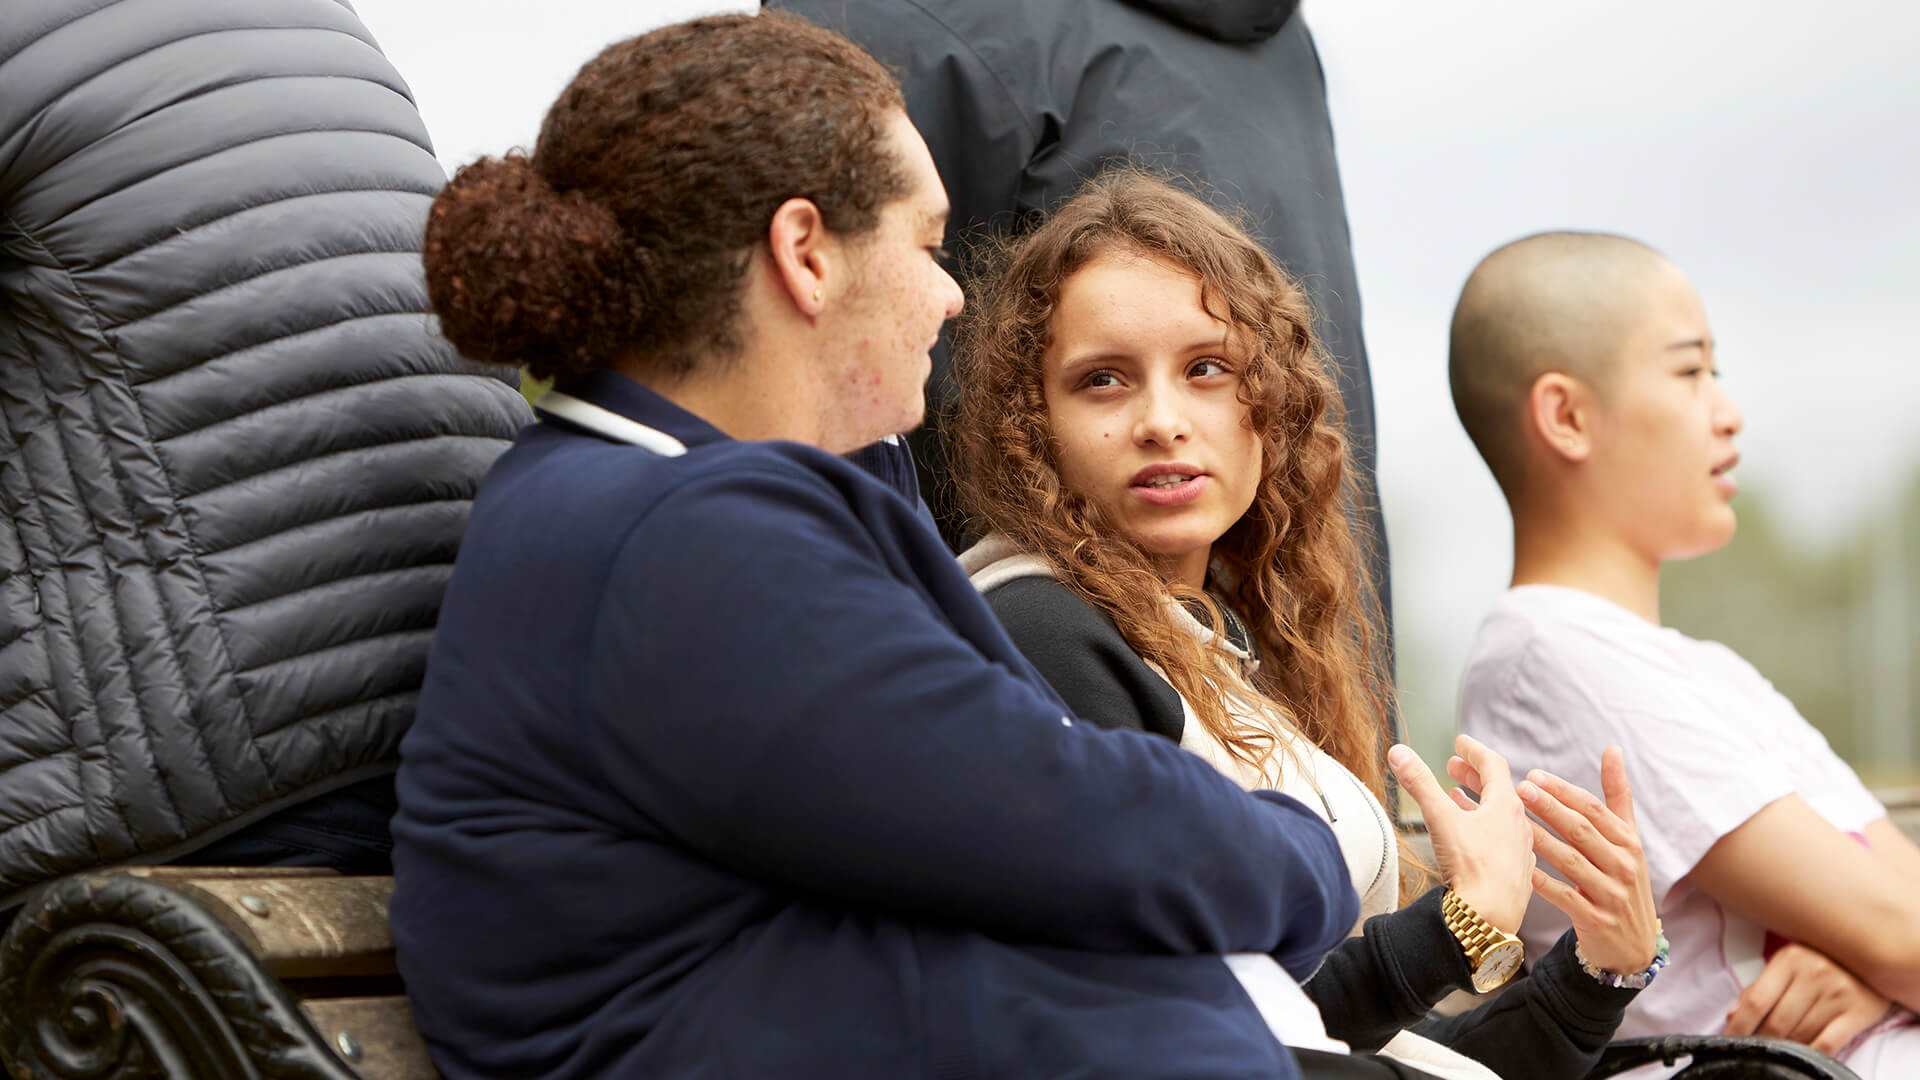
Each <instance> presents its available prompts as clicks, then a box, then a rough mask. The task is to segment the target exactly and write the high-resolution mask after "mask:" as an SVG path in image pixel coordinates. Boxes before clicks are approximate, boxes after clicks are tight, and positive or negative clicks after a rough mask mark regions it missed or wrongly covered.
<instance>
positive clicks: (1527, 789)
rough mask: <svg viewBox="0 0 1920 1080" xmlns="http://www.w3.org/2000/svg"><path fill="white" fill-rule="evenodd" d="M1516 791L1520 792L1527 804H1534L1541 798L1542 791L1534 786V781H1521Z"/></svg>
mask: <svg viewBox="0 0 1920 1080" xmlns="http://www.w3.org/2000/svg"><path fill="white" fill-rule="evenodd" d="M1515 790H1517V791H1519V792H1520V798H1521V799H1522V800H1523V801H1525V802H1532V801H1534V800H1535V799H1538V798H1539V797H1540V789H1539V788H1537V787H1535V786H1533V781H1531V780H1522V781H1520V784H1519V786H1518V787H1517V788H1516V789H1515Z"/></svg>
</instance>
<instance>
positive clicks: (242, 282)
mask: <svg viewBox="0 0 1920 1080" xmlns="http://www.w3.org/2000/svg"><path fill="white" fill-rule="evenodd" d="M368 255H405V256H409V257H411V258H415V259H417V258H419V257H420V252H419V251H418V250H416V249H407V250H401V249H398V248H368V249H367V250H365V251H340V252H335V253H334V254H331V255H322V256H320V257H318V258H305V259H301V260H300V261H297V262H290V263H288V264H287V265H285V266H276V267H273V268H271V269H268V270H262V271H261V272H259V273H257V274H250V275H248V276H246V277H243V278H239V279H237V280H234V281H223V282H221V283H219V284H218V285H215V286H214V287H212V288H210V289H205V290H202V291H200V292H197V293H194V294H193V295H191V296H186V297H182V298H181V299H179V300H174V301H172V302H170V303H168V304H165V305H163V306H161V307H157V308H154V309H153V310H151V311H143V312H141V313H140V314H138V315H131V316H129V317H127V318H124V319H122V320H120V321H119V322H117V323H114V324H113V325H111V326H109V327H107V328H106V329H107V330H108V331H110V332H117V331H120V330H126V329H129V328H131V327H135V326H138V325H140V324H141V323H143V322H146V321H148V320H149V319H157V318H159V317H160V316H162V315H165V314H167V313H168V312H171V311H176V310H178V309H180V308H183V307H186V306H187V305H188V304H191V303H194V302H195V301H198V300H205V299H206V298H207V297H209V296H218V295H220V294H221V293H224V292H227V291H228V290H230V289H238V288H242V287H244V286H247V285H252V284H253V283H255V282H258V281H264V280H265V279H267V278H270V277H272V276H273V275H275V274H285V273H288V272H290V271H297V270H305V269H306V268H307V267H309V266H319V265H320V264H322V263H328V262H333V261H335V260H337V259H355V258H363V257H365V256H368ZM225 355H226V354H225V353H221V354H220V355H218V356H210V357H208V358H207V359H206V360H204V361H202V363H207V362H211V361H214V360H219V359H221V358H222V357H224V356H225Z"/></svg>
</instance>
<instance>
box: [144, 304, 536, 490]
mask: <svg viewBox="0 0 1920 1080" xmlns="http://www.w3.org/2000/svg"><path fill="white" fill-rule="evenodd" d="M407 315H411V316H415V317H419V316H420V315H421V312H420V310H419V309H418V308H403V309H400V310H397V311H361V312H354V313H352V314H349V315H346V316H344V317H342V318H338V319H333V320H331V321H329V322H323V323H318V324H316V325H314V326H305V327H301V328H300V329H298V330H294V331H291V332H289V333H285V334H278V335H275V336H274V337H270V338H262V339H261V340H259V341H249V342H247V343H246V344H245V345H241V346H239V347H238V348H233V349H228V350H227V351H226V352H223V353H221V354H220V355H219V356H217V357H211V358H209V357H204V356H196V357H193V358H191V359H190V360H188V361H187V362H186V364H185V365H184V366H182V367H178V368H174V369H173V370H171V371H160V372H156V373H154V374H151V375H148V376H147V377H146V378H144V379H141V380H139V381H137V382H133V383H130V384H128V385H130V386H132V387H133V388H134V389H135V390H139V389H142V388H145V387H149V386H153V385H155V384H157V383H160V382H164V381H165V380H167V379H171V378H173V377H174V376H176V375H185V374H187V373H189V372H191V371H193V370H195V369H197V368H199V367H202V366H204V365H206V364H208V363H211V362H212V361H213V360H231V359H233V358H234V357H236V356H244V355H246V354H247V353H251V352H257V351H259V350H261V349H266V348H271V347H272V346H275V345H278V344H280V343H282V342H286V341H292V340H293V339H294V338H298V337H305V336H306V335H308V334H318V333H322V332H324V331H327V330H332V329H333V328H334V327H337V326H345V325H346V324H348V323H350V322H355V321H357V320H360V319H385V318H391V317H394V316H407ZM476 377H477V378H485V376H476ZM516 393H517V391H516ZM509 441H510V440H509ZM208 490H212V489H208ZM187 494H188V497H192V496H194V495H197V494H200V493H199V492H188V493H187Z"/></svg>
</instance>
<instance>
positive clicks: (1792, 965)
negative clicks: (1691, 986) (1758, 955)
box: [1726, 944, 1892, 1055]
mask: <svg viewBox="0 0 1920 1080" xmlns="http://www.w3.org/2000/svg"><path fill="white" fill-rule="evenodd" d="M1890 1008H1892V1003H1891V1002H1889V1001H1888V1000H1887V999H1886V998H1884V997H1881V996H1880V995H1879V994H1878V993H1876V992H1875V991H1874V989H1873V988H1872V987H1871V986H1868V985H1867V984H1866V983H1863V982H1861V981H1860V980H1859V979H1858V978H1856V977H1854V974H1853V973H1852V972H1850V971H1848V970H1847V969H1846V968H1843V967H1841V966H1840V965H1839V964H1836V963H1834V962H1833V961H1832V960H1830V959H1828V958H1827V956H1826V955H1825V954H1824V953H1822V952H1820V951H1819V950H1817V949H1810V948H1808V947H1807V946H1805V945H1799V944H1790V945H1787V946H1786V947H1784V948H1782V949H1781V950H1780V951H1778V952H1776V953H1774V954H1773V956H1772V957H1771V958H1769V959H1768V960H1767V967H1766V970H1765V971H1762V972H1761V973H1760V977H1759V978H1758V979H1756V980H1754V983H1753V985H1752V986H1749V987H1747V988H1746V990H1744V991H1742V992H1741V994H1740V1000H1739V1001H1738V1002H1736V1003H1735V1004H1734V1007H1733V1011H1732V1012H1731V1013H1728V1014H1727V1029H1726V1030H1727V1034H1729V1035H1766V1036H1770V1037H1772V1038H1775V1039H1791V1040H1793V1041H1794V1042H1797V1043H1802V1044H1804V1045H1807V1046H1811V1047H1813V1048H1814V1049H1815V1050H1818V1051H1820V1052H1821V1053H1823V1054H1829V1055H1832V1054H1838V1053H1839V1052H1840V1051H1841V1050H1842V1049H1843V1048H1845V1047H1846V1045H1847V1044H1848V1043H1850V1042H1852V1041H1853V1040H1854V1037H1855V1036H1857V1035H1859V1034H1860V1033H1861V1032H1863V1031H1865V1030H1867V1029H1868V1028H1870V1027H1872V1026H1873V1025H1875V1024H1877V1023H1879V1022H1880V1021H1881V1020H1882V1019H1883V1018H1885V1017H1886V1015H1887V1010H1888V1009H1890Z"/></svg>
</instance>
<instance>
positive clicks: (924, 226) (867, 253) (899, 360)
mask: <svg viewBox="0 0 1920 1080" xmlns="http://www.w3.org/2000/svg"><path fill="white" fill-rule="evenodd" d="M888 140H889V142H890V143H891V144H892V149H893V151H894V153H895V154H896V155H898V157H899V160H900V162H901V164H902V168H903V171H904V172H905V173H906V175H907V177H908V180H909V189H908V193H907V194H906V195H905V196H903V197H902V198H899V199H896V200H894V201H893V202H892V203H889V204H888V205H887V206H885V207H883V208H882V209H881V212H880V223H879V225H877V226H876V227H875V228H874V230H873V231H872V232H871V233H869V234H867V235H864V236H860V237H858V238H856V239H855V240H854V241H853V242H852V243H850V244H849V245H848V248H847V251H848V258H849V261H850V262H851V263H852V267H851V272H852V275H853V278H854V283H853V284H852V285H851V286H849V287H848V288H846V290H845V291H844V292H842V293H839V294H837V295H835V296H834V298H833V300H832V301H831V302H832V303H833V304H837V305H840V310H837V311H835V312H834V313H833V314H834V316H835V317H836V319H837V320H838V321H839V323H840V324H841V325H842V326H843V327H844V328H845V331H844V335H843V341H844V345H843V346H842V347H841V348H839V349H838V350H835V353H834V355H836V356H838V357H839V358H840V361H839V363H840V366H839V368H838V369H837V370H836V371H833V372H830V373H824V374H827V375H828V377H829V378H830V379H831V380H832V381H831V383H830V384H829V385H831V386H834V387H835V388H837V389H838V388H844V389H843V390H842V391H841V392H838V393H835V394H833V395H832V398H833V399H834V402H835V404H836V406H837V408H836V410H835V414H834V415H833V416H832V417H831V418H830V420H829V425H830V427H831V429H832V431H833V433H834V435H835V436H836V440H835V441H837V442H839V443H841V444H844V445H851V446H864V445H866V444H868V443H871V442H875V441H877V440H879V439H881V438H884V437H886V436H888V435H897V434H901V433H903V432H907V431H911V430H913V429H914V428H916V427H919V426H920V423H921V421H922V420H923V419H925V416H926V384H927V379H928V377H929V376H931V375H932V374H933V360H932V358H931V356H930V351H931V349H932V348H933V344H934V342H935V340H936V339H937V338H938V337H939V334H940V326H941V324H942V323H944V322H946V321H947V320H948V319H950V318H952V317H953V316H955V315H958V314H959V313H960V307H961V303H962V299H961V294H960V286H959V285H958V284H956V283H955V282H954V280H953V277H952V275H950V274H948V273H947V271H946V269H945V268H944V267H942V266H941V265H940V262H939V260H938V258H937V257H936V256H935V255H934V253H933V249H937V248H938V247H939V245H940V242H941V239H942V237H943V235H944V233H945V220H946V210H947V193H946V188H945V187H943V186H942V185H941V183H940V174H939V173H938V172H937V171H936V170H935V169H934V165H933V157H932V155H931V154H930V153H929V152H928V151H927V145H926V143H925V141H923V140H922V139H921V138H920V133H919V132H918V131H915V130H914V127H913V124H912V123H911V122H909V121H908V120H907V117H906V114H905V113H894V114H892V115H891V116H890V117H889V118H888Z"/></svg>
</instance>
